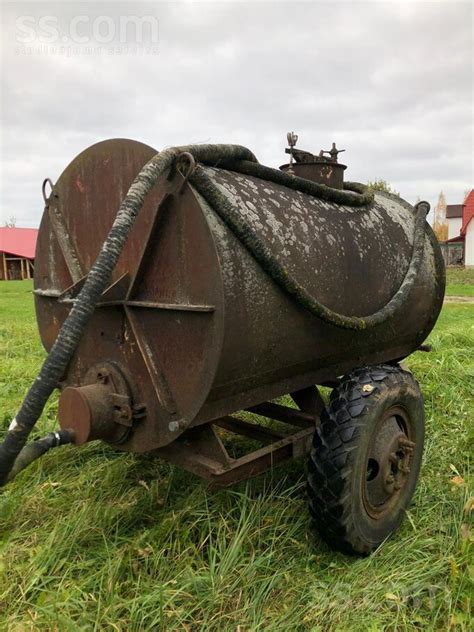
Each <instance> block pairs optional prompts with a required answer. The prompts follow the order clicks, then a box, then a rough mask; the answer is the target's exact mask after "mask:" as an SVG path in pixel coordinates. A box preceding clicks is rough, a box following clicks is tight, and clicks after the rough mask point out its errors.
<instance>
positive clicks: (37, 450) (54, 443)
mask: <svg viewBox="0 0 474 632" xmlns="http://www.w3.org/2000/svg"><path fill="white" fill-rule="evenodd" d="M72 441H73V436H72V434H71V433H70V432H69V431H68V430H58V431H56V432H50V433H49V434H47V435H46V436H45V437H43V438H42V439H37V440H36V441H32V442H31V443H28V444H27V445H25V447H24V448H23V449H22V451H21V452H20V454H19V455H18V456H17V457H16V459H15V463H14V464H13V467H12V469H11V470H10V473H9V474H8V481H12V480H13V479H14V478H15V476H16V475H17V474H19V473H20V472H21V471H22V470H24V469H25V468H26V467H28V465H31V463H33V461H36V459H39V458H40V456H43V454H46V452H49V450H51V448H58V447H59V446H60V445H66V444H67V443H72Z"/></svg>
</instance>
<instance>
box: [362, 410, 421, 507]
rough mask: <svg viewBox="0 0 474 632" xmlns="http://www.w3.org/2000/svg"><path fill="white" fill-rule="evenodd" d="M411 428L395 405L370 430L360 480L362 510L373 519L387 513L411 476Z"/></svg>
mask: <svg viewBox="0 0 474 632" xmlns="http://www.w3.org/2000/svg"><path fill="white" fill-rule="evenodd" d="M414 435H415V432H414V427H413V421H412V420H411V418H410V416H409V415H408V413H407V412H406V411H405V410H404V409H403V408H401V407H399V406H393V407H391V408H389V409H388V410H387V411H385V413H384V415H383V416H382V417H381V418H380V420H379V422H378V423H377V426H376V428H375V430H374V433H373V436H372V440H371V442H370V445H369V448H368V450H367V455H366V469H365V472H366V476H365V481H363V485H362V487H363V494H362V496H363V499H364V505H365V509H366V511H367V513H368V514H370V515H371V516H372V517H373V518H375V519H381V518H383V517H384V516H386V515H387V514H389V513H391V512H392V511H393V509H394V507H395V506H396V505H397V504H398V502H399V500H400V497H401V495H402V493H403V490H404V488H405V487H406V486H407V484H408V481H409V480H410V478H411V477H412V476H413V473H412V471H411V469H412V468H411V466H412V456H413V450H414V448H415V442H414Z"/></svg>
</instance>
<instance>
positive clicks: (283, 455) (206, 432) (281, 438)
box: [155, 402, 316, 489]
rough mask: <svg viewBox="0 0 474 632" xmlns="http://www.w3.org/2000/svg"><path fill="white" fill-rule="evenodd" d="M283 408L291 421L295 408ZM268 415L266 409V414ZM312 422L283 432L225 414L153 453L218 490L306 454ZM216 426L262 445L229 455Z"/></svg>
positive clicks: (310, 440) (286, 418)
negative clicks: (238, 454)
mask: <svg viewBox="0 0 474 632" xmlns="http://www.w3.org/2000/svg"><path fill="white" fill-rule="evenodd" d="M262 405H263V404H262ZM266 405H268V406H270V402H266ZM280 408H281V409H283V408H286V407H284V406H280ZM286 411H287V414H286V415H283V416H284V417H285V422H286V423H290V422H289V421H288V420H289V419H290V418H293V419H295V417H293V416H292V415H293V414H294V413H297V412H298V411H296V410H294V409H290V408H286ZM267 414H268V410H266V414H265V416H267ZM315 424H316V418H314V417H313V418H312V419H311V422H310V423H306V427H305V428H304V429H301V428H298V427H297V429H293V431H292V432H290V433H288V434H285V433H281V432H278V431H276V430H274V429H273V428H270V427H266V426H261V425H259V424H254V423H249V422H247V421H244V420H242V419H238V418H236V417H230V416H227V417H223V418H222V419H218V420H216V422H214V423H209V424H204V425H202V426H197V427H195V428H191V429H190V430H187V431H186V432H185V433H184V434H183V435H182V436H181V437H180V438H179V439H178V440H176V441H174V442H173V443H171V444H170V445H168V446H166V447H164V448H160V449H159V450H156V452H155V453H156V455H157V456H159V457H160V458H162V459H165V460H167V461H170V462H171V463H175V464H177V465H180V466H181V467H183V468H185V469H187V470H188V471H190V472H193V473H194V474H196V475H197V476H200V477H201V478H204V479H205V480H207V481H209V484H210V488H211V489H220V488H222V487H227V486H228V485H233V484H234V483H237V482H239V481H242V480H246V479H248V478H250V477H252V476H257V475H258V474H262V473H263V472H266V471H268V470H271V469H273V468H275V467H277V466H278V465H280V464H281V463H283V462H285V461H288V460H290V459H295V458H300V457H304V456H306V455H307V454H308V453H309V451H310V449H311V443H312V437H313V433H314V428H315ZM294 425H296V424H294ZM298 425H299V424H298ZM218 429H224V430H225V431H227V432H229V433H232V434H234V435H241V436H244V437H248V438H250V439H254V440H256V441H258V442H260V443H261V444H263V445H262V447H260V448H257V449H256V450H253V451H251V452H249V453H247V454H244V455H243V456H241V457H239V458H232V457H231V456H230V455H229V453H228V451H227V449H226V447H225V445H224V442H223V440H222V438H221V436H220V434H219V432H218Z"/></svg>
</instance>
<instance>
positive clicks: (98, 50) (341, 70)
mask: <svg viewBox="0 0 474 632" xmlns="http://www.w3.org/2000/svg"><path fill="white" fill-rule="evenodd" d="M2 11H3V16H2V30H3V33H2V49H3V56H2V93H1V105H2V139H1V208H0V215H1V217H0V219H1V224H3V223H4V222H5V221H6V220H7V219H8V218H9V217H10V216H14V217H16V220H17V225H18V226H37V225H38V223H39V220H40V218H41V214H42V198H41V183H42V181H43V179H44V178H45V177H46V176H48V177H50V178H52V180H53V181H54V180H56V179H57V178H58V177H59V175H60V173H61V171H62V170H63V169H64V168H65V167H66V166H67V164H68V163H69V162H70V161H71V160H72V158H74V156H75V155H76V154H77V153H79V152H80V151H82V150H83V149H84V148H85V147H87V146H88V145H91V144H93V143H95V142H97V141H99V140H102V139H105V138H112V137H128V138H134V139H137V140H141V141H143V142H146V143H147V144H149V145H152V146H153V147H155V148H156V149H157V150H159V149H161V148H163V147H165V146H169V145H175V144H186V143H196V142H216V143H218V142H232V143H240V144H243V145H246V146H248V147H249V148H251V149H252V150H253V151H254V153H255V154H256V155H257V157H258V158H259V160H260V162H262V163H265V164H268V165H271V166H275V167H277V166H279V165H280V164H282V163H283V162H285V161H286V157H285V154H284V148H285V145H286V132H287V131H290V130H294V131H295V132H297V133H298V134H299V142H298V146H299V147H300V148H301V149H308V150H312V151H319V149H321V148H324V149H328V148H329V147H330V145H331V142H332V141H336V142H337V144H338V146H341V147H343V148H345V149H346V153H345V154H343V157H344V162H345V163H346V164H347V165H348V170H347V172H346V176H347V179H350V180H359V181H361V182H366V181H367V180H373V179H375V178H383V179H385V180H387V181H389V182H390V183H391V184H392V185H393V186H394V187H395V188H396V189H397V190H398V191H400V193H401V195H402V197H404V198H406V199H407V200H408V201H410V202H415V201H416V199H417V198H418V197H420V198H422V199H427V200H428V201H429V202H430V203H431V205H432V206H434V205H435V204H436V201H437V198H438V194H439V192H440V190H443V191H444V193H445V195H446V198H447V202H448V204H456V203H460V202H462V200H463V195H464V193H465V191H466V190H467V189H470V188H472V187H473V186H474V177H473V4H472V2H454V1H450V0H445V1H441V2H425V1H417V2H411V1H402V0H400V1H397V2H377V1H372V2H358V1H353V2H337V1H334V0H332V1H330V2H317V1H316V2H302V3H298V2H289V1H288V2H277V3H273V2H251V3H250V2H249V3H237V2H219V3H217V2H214V3H203V2H196V3H193V2H172V3H161V2H152V3H150V2H147V3H141V2H128V3H118V2H94V3H87V2H86V3H84V2H62V3H48V2H11V3H2ZM120 16H122V36H121V35H120V28H121V26H120V25H121V22H120ZM127 16H139V17H144V18H145V20H143V21H142V23H141V26H142V27H143V28H142V32H141V35H140V34H139V33H138V31H139V29H138V30H137V29H136V24H135V25H134V24H130V23H128V22H127V21H125V22H123V20H124V19H125V20H126V19H127ZM40 18H43V21H42V22H40ZM124 24H125V26H124ZM156 28H158V32H157V33H156ZM124 34H125V35H124ZM114 35H115V36H114Z"/></svg>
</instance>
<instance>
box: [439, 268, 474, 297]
mask: <svg viewBox="0 0 474 632" xmlns="http://www.w3.org/2000/svg"><path fill="white" fill-rule="evenodd" d="M446 294H447V296H474V268H447V270H446Z"/></svg>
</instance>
